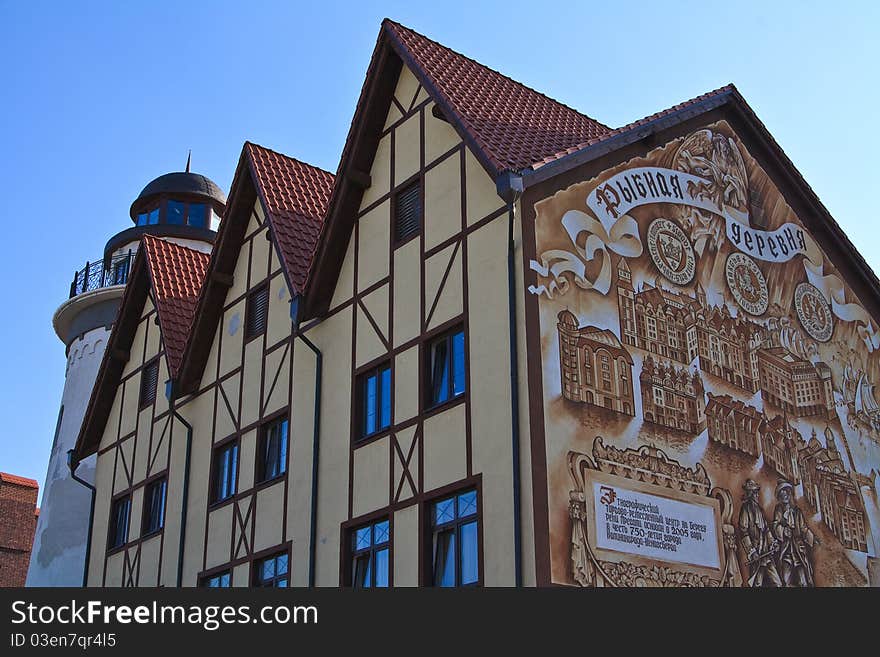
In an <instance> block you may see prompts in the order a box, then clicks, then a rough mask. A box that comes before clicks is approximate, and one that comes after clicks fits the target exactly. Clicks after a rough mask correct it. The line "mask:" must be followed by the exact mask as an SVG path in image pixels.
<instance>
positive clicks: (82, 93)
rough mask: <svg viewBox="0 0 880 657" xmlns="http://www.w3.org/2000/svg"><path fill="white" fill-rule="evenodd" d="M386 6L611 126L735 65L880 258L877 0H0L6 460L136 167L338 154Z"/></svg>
mask: <svg viewBox="0 0 880 657" xmlns="http://www.w3.org/2000/svg"><path fill="white" fill-rule="evenodd" d="M385 16H388V17H391V18H394V19H395V20H398V21H400V22H402V23H404V24H405V25H408V26H410V27H412V28H414V29H416V30H418V31H420V32H422V33H424V34H426V35H428V36H429V37H431V38H434V39H436V40H438V41H440V42H441V43H443V44H445V45H447V46H449V47H452V48H454V49H456V50H458V51H460V52H463V53H464V54H466V55H468V56H471V57H473V58H474V59H477V60H478V61H480V62H482V63H484V64H486V65H488V66H491V67H492V68H495V69H497V70H500V71H501V72H503V73H505V74H507V75H509V76H511V77H513V78H514V79H516V80H519V81H521V82H523V83H525V84H528V85H530V86H532V87H534V88H536V89H538V90H539V91H541V92H543V93H546V94H547V95H549V96H551V97H553V98H556V99H557V100H560V101H562V102H565V103H566V104H568V105H570V106H572V107H575V108H577V109H579V110H580V111H582V112H584V113H586V114H589V115H590V116H593V117H595V118H597V119H599V120H600V121H602V122H604V123H606V124H609V125H611V126H618V125H622V124H624V123H628V122H629V121H632V120H634V119H637V118H640V117H642V116H645V115H647V114H651V113H653V112H655V111H658V110H660V109H663V108H665V107H668V106H670V105H674V104H676V103H678V102H681V101H683V100H686V99H688V98H691V97H693V96H696V95H699V94H701V93H704V92H706V91H709V90H711V89H715V88H717V87H720V86H722V85H724V84H726V83H728V82H733V83H735V84H736V85H737V87H738V88H739V90H740V92H741V93H742V94H743V95H744V96H745V98H746V100H747V101H748V102H749V103H750V105H751V106H752V108H753V109H754V110H755V111H756V112H757V114H758V116H759V117H760V118H761V119H762V120H763V121H764V123H765V124H766V126H767V127H768V128H769V130H770V132H771V133H772V134H773V135H774V136H775V137H776V139H777V141H778V142H779V143H780V144H781V145H782V147H783V148H784V149H785V151H786V153H787V154H788V155H789V157H790V158H791V159H792V160H793V161H794V162H795V164H796V166H797V167H798V168H799V169H800V171H801V172H802V173H803V175H804V176H805V178H806V179H807V181H808V182H809V183H810V184H811V185H812V187H813V189H814V190H815V191H816V192H817V194H818V195H819V197H820V198H821V199H822V200H823V201H824V203H825V204H826V206H827V207H828V208H829V209H830V210H831V213H832V214H833V215H834V216H835V217H836V218H837V220H838V221H839V222H840V224H841V225H842V226H843V227H844V229H845V230H846V231H847V233H848V234H849V236H850V238H851V239H852V241H853V242H854V243H855V244H856V245H857V246H858V247H859V249H860V250H861V251H862V253H863V254H864V255H865V257H866V258H867V260H868V262H869V263H870V264H871V265H872V266H874V267H875V268H876V267H878V266H880V241H878V239H877V237H876V232H877V227H876V226H877V222H876V219H875V212H876V210H875V208H876V207H877V204H876V201H875V198H874V195H873V192H874V190H875V189H876V188H877V178H878V173H880V167H878V165H877V153H878V151H880V133H878V130H877V129H876V127H875V117H876V116H877V109H878V104H880V39H878V38H877V34H878V30H880V3H876V2H848V3H828V2H823V3H820V2H776V1H774V2H767V1H766V0H765V1H763V2H745V1H737V2H727V3H721V2H706V1H704V2H663V3H655V2H628V3H618V2H614V3H612V2H603V3H598V2H562V3H553V2H538V3H535V2H529V3H519V2H514V1H511V0H505V1H504V2H474V1H473V0H471V1H470V2H462V3H458V2H454V1H448V2H443V3H417V2H412V1H410V2H359V3H354V2H351V3H348V2H346V3H340V2H330V1H325V2H320V3H314V2H308V3H299V2H293V1H288V2H276V3H272V2H264V1H253V2H248V3H242V2H210V3H209V2H186V3H183V2H164V1H163V2H160V1H158V0H153V1H151V2H141V3H134V2H130V3H118V2H115V3H109V2H108V3H97V2H77V3H73V2H44V1H39V0H32V1H29V2H12V1H11V0H0V90H2V91H0V93H2V96H3V102H2V103H0V143H2V145H3V148H4V157H2V158H0V181H2V188H3V192H4V202H3V204H2V209H0V216H2V224H3V228H4V235H5V238H6V239H5V240H4V241H3V242H2V246H0V249H2V253H0V295H2V302H3V303H2V306H0V307H2V308H3V310H4V311H5V314H6V317H5V320H4V321H3V322H0V331H2V334H0V344H2V345H3V347H4V354H3V368H2V372H3V376H2V378H0V419H2V423H0V427H2V428H0V470H3V471H7V472H13V473H15V474H19V475H23V476H27V477H33V478H35V479H37V480H38V481H39V482H40V484H41V486H42V483H43V478H44V477H45V473H46V465H47V458H48V454H49V448H50V445H51V442H52V434H53V431H54V427H55V420H56V417H57V411H58V404H59V400H60V396H61V390H62V388H63V385H64V360H65V356H64V347H63V345H62V343H61V342H60V341H59V340H58V338H57V337H56V336H55V334H54V332H53V331H52V327H51V318H52V314H53V312H54V311H55V309H56V308H57V306H58V305H59V304H60V303H61V302H62V301H64V300H65V299H66V297H67V293H68V289H69V285H70V281H71V278H72V275H73V272H74V270H75V269H77V268H79V267H81V266H82V265H83V263H84V262H85V261H86V260H94V259H95V258H97V257H98V256H100V254H101V253H102V250H103V246H104V243H105V242H106V241H107V239H108V238H109V237H110V236H111V235H113V234H114V233H116V232H118V231H120V230H122V229H124V228H127V227H128V226H129V225H130V223H129V222H130V220H129V218H128V208H129V205H130V204H131V202H132V200H133V199H134V198H135V197H136V196H137V194H138V193H139V192H140V190H141V188H142V187H143V186H144V185H145V184H146V183H147V182H149V181H150V180H151V179H153V178H155V177H156V176H158V175H160V174H162V173H166V172H168V171H176V170H181V169H182V168H183V166H184V163H185V161H186V154H187V150H188V149H192V151H193V170H194V171H198V172H199V173H203V174H205V175H207V176H209V177H210V178H212V179H213V180H215V181H216V182H217V183H218V184H219V185H220V186H221V187H223V189H224V190H228V188H229V183H230V182H231V178H232V174H233V172H234V169H235V165H236V163H237V161H238V156H239V153H240V150H241V146H242V143H243V142H244V140H246V139H249V140H252V141H255V142H257V143H260V144H263V145H266V146H269V147H271V148H274V149H276V150H279V151H281V152H284V153H287V154H290V155H293V156H295V157H298V158H300V159H303V160H305V161H307V162H310V163H312V164H315V165H318V166H321V167H323V168H325V169H329V170H331V171H335V170H336V166H337V163H338V158H339V153H340V151H341V149H342V145H343V142H344V140H345V136H346V134H347V131H348V127H349V124H350V121H351V117H352V114H353V112H354V106H355V103H356V101H357V97H358V93H359V91H360V87H361V84H362V82H363V79H364V74H365V72H366V67H367V64H368V62H369V58H370V54H371V52H372V49H373V46H374V44H375V40H376V36H377V34H378V30H379V25H380V22H381V20H382V18H383V17H385Z"/></svg>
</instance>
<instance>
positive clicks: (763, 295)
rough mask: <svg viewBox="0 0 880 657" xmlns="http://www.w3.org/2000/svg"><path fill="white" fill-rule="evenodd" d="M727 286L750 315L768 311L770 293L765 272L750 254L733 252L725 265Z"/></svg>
mask: <svg viewBox="0 0 880 657" xmlns="http://www.w3.org/2000/svg"><path fill="white" fill-rule="evenodd" d="M724 275H725V277H726V278H727V287H728V288H729V289H730V292H731V294H733V298H734V299H735V300H736V303H737V304H738V305H739V307H740V308H742V309H743V310H745V311H746V312H747V313H748V314H750V315H763V314H764V313H765V312H766V311H767V305H768V304H769V302H770V295H769V292H768V290H767V280H766V279H765V278H764V274H763V273H761V270H760V269H759V268H758V265H756V264H755V261H754V260H752V259H751V258H750V257H749V256H747V255H746V254H744V253H731V254H730V255H729V256H727V262H726V264H725V267H724Z"/></svg>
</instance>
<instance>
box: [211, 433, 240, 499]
mask: <svg viewBox="0 0 880 657" xmlns="http://www.w3.org/2000/svg"><path fill="white" fill-rule="evenodd" d="M237 479H238V441H237V440H231V441H229V442H227V443H225V444H224V445H221V446H220V447H217V448H216V449H215V450H214V468H213V483H212V484H211V502H222V501H223V500H225V499H228V498H230V497H232V496H233V495H235V492H236V484H237Z"/></svg>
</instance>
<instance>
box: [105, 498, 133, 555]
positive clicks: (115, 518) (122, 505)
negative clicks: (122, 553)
mask: <svg viewBox="0 0 880 657" xmlns="http://www.w3.org/2000/svg"><path fill="white" fill-rule="evenodd" d="M130 511H131V497H130V496H128V495H126V496H125V497H120V498H119V499H116V500H114V501H113V504H112V505H111V507H110V536H109V538H108V541H107V547H108V548H109V549H111V550H112V549H113V548H118V547H122V546H123V545H125V544H126V543H127V542H128V518H129V513H130Z"/></svg>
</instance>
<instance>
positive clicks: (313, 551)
mask: <svg viewBox="0 0 880 657" xmlns="http://www.w3.org/2000/svg"><path fill="white" fill-rule="evenodd" d="M299 302H300V297H299V296H295V297H293V299H291V301H290V319H291V321H292V322H293V337H294V338H297V337H298V338H299V339H300V340H302V341H303V342H304V343H305V345H306V346H307V347H308V348H309V349H311V350H312V352H313V353H314V354H315V409H314V412H313V418H314V419H313V422H312V493H311V500H310V503H311V509H310V513H309V516H310V517H309V586H310V587H312V588H314V586H315V570H316V568H315V566H316V562H317V549H318V457H319V455H320V444H321V443H320V440H321V374H322V371H323V365H324V356H323V354H322V353H321V350H320V349H318V347H317V346H315V344H314V343H313V342H312V341H311V340H309V339H308V338H307V337H306V334H305V331H304V330H300V326H299V321H300V318H299Z"/></svg>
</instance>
